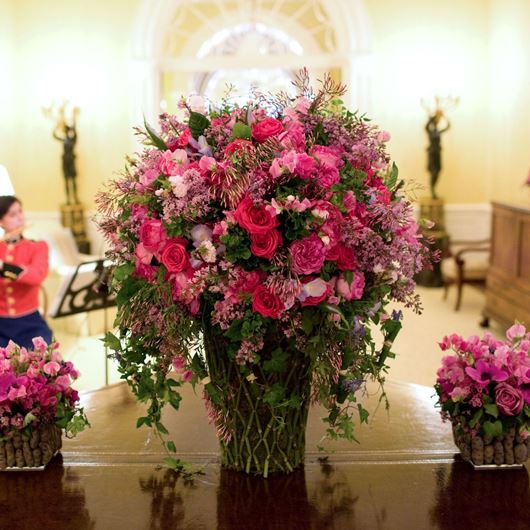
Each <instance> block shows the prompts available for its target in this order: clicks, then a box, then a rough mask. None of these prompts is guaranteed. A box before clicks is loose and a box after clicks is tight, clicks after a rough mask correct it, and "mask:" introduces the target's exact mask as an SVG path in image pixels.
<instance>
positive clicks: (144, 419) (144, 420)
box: [136, 416, 151, 429]
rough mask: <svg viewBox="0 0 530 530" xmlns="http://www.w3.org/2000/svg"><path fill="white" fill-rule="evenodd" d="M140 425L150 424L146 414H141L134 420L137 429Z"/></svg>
mask: <svg viewBox="0 0 530 530" xmlns="http://www.w3.org/2000/svg"><path fill="white" fill-rule="evenodd" d="M142 425H147V426H148V427H150V426H151V420H150V419H149V418H148V417H147V416H142V417H141V418H138V419H137V420H136V428H137V429H139V428H140V427H141V426H142Z"/></svg>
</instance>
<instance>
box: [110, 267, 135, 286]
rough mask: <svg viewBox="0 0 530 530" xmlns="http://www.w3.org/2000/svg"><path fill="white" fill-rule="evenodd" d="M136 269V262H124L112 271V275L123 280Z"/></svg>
mask: <svg viewBox="0 0 530 530" xmlns="http://www.w3.org/2000/svg"><path fill="white" fill-rule="evenodd" d="M133 271H134V263H124V264H123V265H120V266H119V267H116V268H115V269H114V272H113V273H112V276H113V278H114V279H116V280H118V281H120V282H122V281H123V280H125V278H127V277H128V276H130V275H131V274H132V273H133Z"/></svg>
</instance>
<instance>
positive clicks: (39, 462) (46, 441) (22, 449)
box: [0, 424, 62, 470]
mask: <svg viewBox="0 0 530 530" xmlns="http://www.w3.org/2000/svg"><path fill="white" fill-rule="evenodd" d="M61 435H62V430H61V429H60V428H59V427H57V426H56V425H49V424H45V425H41V426H40V427H39V428H37V429H34V430H31V431H30V432H28V433H25V432H24V433H20V432H15V434H14V435H13V437H12V438H11V439H9V440H4V441H0V470H5V469H22V468H39V467H40V468H43V467H44V466H45V465H46V464H47V463H48V462H49V461H50V460H51V459H52V457H53V456H54V455H55V454H56V453H57V452H58V451H59V449H60V448H61V445H62V440H61Z"/></svg>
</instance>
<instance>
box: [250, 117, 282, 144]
mask: <svg viewBox="0 0 530 530" xmlns="http://www.w3.org/2000/svg"><path fill="white" fill-rule="evenodd" d="M281 132H283V125H282V122H281V121H279V120H277V119H275V118H265V119H264V120H261V121H259V122H258V123H255V124H254V125H252V137H253V138H254V139H255V140H257V141H258V142H264V141H265V140H266V139H267V138H270V137H271V136H278V135H279V134H280V133H281Z"/></svg>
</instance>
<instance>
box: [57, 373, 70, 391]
mask: <svg viewBox="0 0 530 530" xmlns="http://www.w3.org/2000/svg"><path fill="white" fill-rule="evenodd" d="M55 384H56V385H57V388H58V389H59V390H66V389H67V388H68V387H69V386H70V378H69V377H68V376H67V375H60V376H59V377H58V378H57V379H56V380H55Z"/></svg>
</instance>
